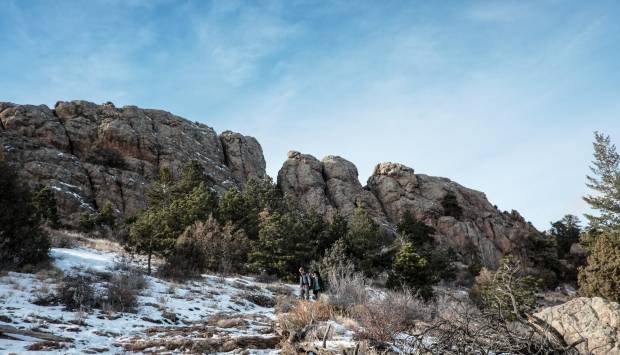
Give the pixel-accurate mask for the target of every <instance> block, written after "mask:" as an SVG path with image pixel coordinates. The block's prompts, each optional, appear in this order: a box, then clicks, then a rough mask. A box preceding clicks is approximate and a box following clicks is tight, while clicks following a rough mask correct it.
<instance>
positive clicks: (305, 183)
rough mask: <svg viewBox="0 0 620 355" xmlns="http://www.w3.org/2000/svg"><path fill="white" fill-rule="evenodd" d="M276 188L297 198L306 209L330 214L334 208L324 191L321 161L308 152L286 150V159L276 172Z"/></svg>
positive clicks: (326, 214)
mask: <svg viewBox="0 0 620 355" xmlns="http://www.w3.org/2000/svg"><path fill="white" fill-rule="evenodd" d="M278 188H280V190H281V191H282V192H283V193H285V194H289V195H290V196H293V197H295V198H296V199H297V201H298V202H299V204H300V205H301V206H302V207H303V208H304V209H305V210H306V211H314V212H316V213H319V214H321V215H325V216H328V218H329V216H332V215H333V212H334V209H333V207H332V205H331V203H330V202H329V199H328V198H327V195H326V193H325V189H326V184H325V180H324V179H323V166H322V164H321V162H320V161H319V160H318V159H316V158H315V157H313V156H312V155H309V154H301V153H299V152H296V151H290V152H288V159H287V160H286V161H285V162H284V164H283V165H282V168H281V169H280V171H279V172H278Z"/></svg>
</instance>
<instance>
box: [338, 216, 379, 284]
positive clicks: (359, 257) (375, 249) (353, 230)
mask: <svg viewBox="0 0 620 355" xmlns="http://www.w3.org/2000/svg"><path fill="white" fill-rule="evenodd" d="M344 240H345V244H346V248H347V255H348V256H349V257H350V258H351V260H352V261H353V263H354V264H355V266H356V268H357V269H358V270H359V271H362V272H364V273H365V274H367V275H372V274H374V273H376V272H377V271H380V270H378V269H379V268H381V266H382V264H384V263H383V261H385V260H383V259H384V258H385V255H382V248H383V247H385V246H386V244H387V242H386V240H385V237H384V234H383V232H382V231H381V229H380V228H379V226H378V225H377V224H376V223H375V222H374V221H373V220H372V218H370V216H369V215H368V213H366V211H364V210H363V209H361V208H357V209H356V210H355V212H354V213H353V216H352V217H351V219H350V221H349V230H348V232H347V235H346V237H345V239H344Z"/></svg>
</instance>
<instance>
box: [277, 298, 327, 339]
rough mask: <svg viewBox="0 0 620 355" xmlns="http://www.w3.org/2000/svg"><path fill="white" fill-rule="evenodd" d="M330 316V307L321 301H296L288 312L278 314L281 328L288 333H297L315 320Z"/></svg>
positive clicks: (315, 321) (322, 319)
mask: <svg viewBox="0 0 620 355" xmlns="http://www.w3.org/2000/svg"><path fill="white" fill-rule="evenodd" d="M331 317H332V310H331V307H330V306H329V305H328V304H327V303H325V302H321V301H317V302H311V301H303V300H302V301H297V303H296V304H294V305H293V307H292V308H291V309H290V311H289V312H288V313H281V314H279V315H278V322H279V323H280V327H281V328H282V330H284V331H285V332H287V333H288V334H291V335H292V334H298V333H299V332H301V331H302V330H304V329H308V328H309V327H311V326H312V325H314V324H316V323H317V322H322V321H327V320H329V319H330V318H331Z"/></svg>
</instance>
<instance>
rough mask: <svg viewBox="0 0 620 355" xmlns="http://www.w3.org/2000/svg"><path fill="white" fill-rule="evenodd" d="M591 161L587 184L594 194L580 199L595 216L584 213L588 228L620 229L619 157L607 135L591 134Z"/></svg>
mask: <svg viewBox="0 0 620 355" xmlns="http://www.w3.org/2000/svg"><path fill="white" fill-rule="evenodd" d="M593 145H594V160H593V161H592V165H591V166H590V170H591V171H592V174H593V176H590V175H588V176H587V179H588V183H587V184H586V185H587V186H588V187H589V188H590V189H592V191H593V194H591V195H587V196H585V197H584V198H583V199H584V200H585V201H586V202H587V203H588V204H589V205H590V207H591V208H592V209H594V210H596V211H597V212H598V213H599V214H598V215H590V214H586V218H587V219H588V221H589V222H590V229H593V230H599V229H600V230H607V229H616V230H618V229H620V156H619V155H618V153H617V152H616V146H615V145H614V144H612V143H611V139H610V138H609V136H608V135H604V134H602V133H599V132H595V133H594V143H593Z"/></svg>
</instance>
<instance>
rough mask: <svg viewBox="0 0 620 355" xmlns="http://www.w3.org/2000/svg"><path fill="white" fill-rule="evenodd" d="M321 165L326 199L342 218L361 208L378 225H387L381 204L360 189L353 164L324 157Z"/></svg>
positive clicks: (342, 159)
mask: <svg viewBox="0 0 620 355" xmlns="http://www.w3.org/2000/svg"><path fill="white" fill-rule="evenodd" d="M321 163H322V165H323V175H324V178H325V184H326V188H327V189H326V194H327V197H328V199H329V200H330V201H331V203H332V205H333V206H334V207H335V208H336V209H338V212H339V213H340V214H341V215H342V216H344V217H350V216H351V215H352V214H353V211H355V209H356V208H358V207H361V208H363V209H365V210H366V211H367V212H368V213H369V215H370V216H372V217H374V218H375V219H376V220H377V221H378V222H379V223H381V224H386V223H387V220H386V217H385V213H384V212H383V208H382V207H381V204H380V203H379V201H378V200H377V198H376V197H375V195H373V194H372V192H370V191H368V190H366V189H364V188H363V187H362V184H361V183H360V181H359V177H358V173H357V168H356V167H355V165H353V163H351V162H350V161H348V160H346V159H344V158H342V157H339V156H334V155H328V156H326V157H324V158H323V160H322V161H321Z"/></svg>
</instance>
